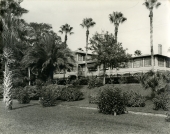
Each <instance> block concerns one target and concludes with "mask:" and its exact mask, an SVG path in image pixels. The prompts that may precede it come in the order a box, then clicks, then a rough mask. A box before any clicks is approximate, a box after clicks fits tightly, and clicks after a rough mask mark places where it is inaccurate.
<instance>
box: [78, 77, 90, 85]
mask: <svg viewBox="0 0 170 134" xmlns="http://www.w3.org/2000/svg"><path fill="white" fill-rule="evenodd" d="M88 82H89V78H88V77H81V78H80V79H79V84H80V85H88Z"/></svg>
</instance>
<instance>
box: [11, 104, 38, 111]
mask: <svg viewBox="0 0 170 134" xmlns="http://www.w3.org/2000/svg"><path fill="white" fill-rule="evenodd" d="M35 105H40V104H39V103H36V104H29V105H23V104H22V106H19V107H15V108H12V110H16V109H20V108H26V107H31V106H35Z"/></svg>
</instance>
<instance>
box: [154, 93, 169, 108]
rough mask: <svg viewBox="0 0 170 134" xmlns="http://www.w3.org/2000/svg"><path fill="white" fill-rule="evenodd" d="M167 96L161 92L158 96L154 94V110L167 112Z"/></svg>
mask: <svg viewBox="0 0 170 134" xmlns="http://www.w3.org/2000/svg"><path fill="white" fill-rule="evenodd" d="M169 100H170V98H169V95H168V93H167V92H162V93H160V94H156V95H155V98H153V100H152V101H153V104H154V108H153V109H154V110H158V109H160V108H162V109H163V110H168V103H169Z"/></svg>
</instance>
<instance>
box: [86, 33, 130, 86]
mask: <svg viewBox="0 0 170 134" xmlns="http://www.w3.org/2000/svg"><path fill="white" fill-rule="evenodd" d="M88 49H89V50H91V51H92V53H93V56H92V59H93V60H95V61H96V64H97V65H103V75H104V76H105V71H106V68H107V67H111V68H117V67H120V66H122V64H125V63H126V62H127V61H128V60H129V59H130V57H131V55H130V54H126V49H123V46H122V44H121V43H116V40H115V38H114V36H113V34H109V33H108V32H106V33H101V34H99V33H95V34H94V35H93V37H92V38H91V39H90V47H89V48H88ZM104 79H105V78H104ZM104 81H105V80H104ZM104 83H105V82H104Z"/></svg>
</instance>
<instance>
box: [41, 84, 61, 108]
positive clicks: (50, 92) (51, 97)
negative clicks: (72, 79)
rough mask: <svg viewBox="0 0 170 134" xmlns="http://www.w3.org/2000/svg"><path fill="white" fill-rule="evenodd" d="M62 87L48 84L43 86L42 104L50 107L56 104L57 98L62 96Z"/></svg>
mask: <svg viewBox="0 0 170 134" xmlns="http://www.w3.org/2000/svg"><path fill="white" fill-rule="evenodd" d="M60 93H61V88H60V87H59V86H57V85H53V84H51V85H47V86H43V87H42V91H41V97H40V100H39V101H40V104H41V105H42V106H43V107H50V106H55V105H56V100H57V99H58V97H59V96H60Z"/></svg>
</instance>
